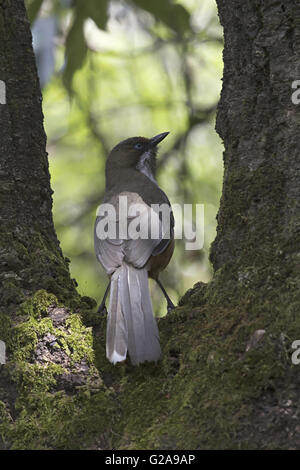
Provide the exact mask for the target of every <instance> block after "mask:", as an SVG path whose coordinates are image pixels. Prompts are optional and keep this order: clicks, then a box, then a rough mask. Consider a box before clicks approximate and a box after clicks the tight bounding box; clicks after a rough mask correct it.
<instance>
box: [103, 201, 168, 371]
mask: <svg viewBox="0 0 300 470" xmlns="http://www.w3.org/2000/svg"><path fill="white" fill-rule="evenodd" d="M122 195H126V196H127V198H128V206H130V204H137V203H139V204H142V205H143V206H144V208H145V211H144V212H143V215H142V218H141V219H140V220H143V219H144V220H149V218H150V217H151V223H152V224H154V223H157V224H160V220H159V216H158V215H157V214H156V213H155V212H154V211H153V210H152V209H151V208H150V207H149V206H148V205H147V204H145V203H144V201H143V200H142V199H141V198H140V196H139V195H138V194H135V193H122ZM110 202H111V203H112V204H113V205H114V206H115V207H116V209H118V206H117V204H118V200H117V199H112V200H111V201H110ZM117 213H118V212H117ZM101 219H102V217H101V216H98V217H97V219H96V224H95V238H94V240H95V251H96V255H97V258H98V260H99V261H100V262H101V264H102V266H103V267H104V268H105V270H106V272H107V273H108V274H110V275H111V287H110V302H109V309H108V321H107V331H106V356H107V358H108V359H109V360H110V362H112V363H114V364H115V363H116V362H120V361H123V360H124V359H125V358H126V355H127V352H128V353H129V356H130V359H131V362H132V364H134V365H138V364H139V363H142V362H145V361H157V360H158V359H159V358H160V355H161V349H160V345H159V333H158V328H157V324H156V320H155V318H154V315H153V309H152V303H151V297H150V292H149V285H148V272H147V268H146V264H147V261H148V259H149V257H150V256H151V254H152V253H153V251H154V250H155V247H156V246H158V245H159V244H160V243H161V241H162V240H161V238H158V239H149V238H148V239H141V238H138V239H136V240H133V239H128V240H127V239H124V240H122V239H118V238H117V239H113V240H111V239H109V238H106V239H104V240H102V239H99V238H98V236H97V233H96V232H97V223H98V222H99V221H100V220H101ZM133 219H134V217H132V218H130V222H132V220H133ZM118 222H119V221H118ZM128 222H129V220H128ZM117 225H118V223H117ZM150 225H151V224H150V223H149V226H150Z"/></svg>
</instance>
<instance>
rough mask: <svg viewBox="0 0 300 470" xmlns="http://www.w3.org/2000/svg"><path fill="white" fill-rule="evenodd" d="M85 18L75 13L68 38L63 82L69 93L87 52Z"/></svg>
mask: <svg viewBox="0 0 300 470" xmlns="http://www.w3.org/2000/svg"><path fill="white" fill-rule="evenodd" d="M84 20H85V17H84V15H79V14H75V17H74V21H73V24H72V26H71V29H70V31H69V34H68V37H67V40H66V67H65V70H64V74H63V82H64V85H65V87H66V89H67V90H68V92H69V93H71V92H72V81H73V76H74V73H75V72H76V70H78V69H80V68H81V67H82V65H83V63H84V61H85V58H86V54H87V45H86V42H85V38H84V32H83V25H84Z"/></svg>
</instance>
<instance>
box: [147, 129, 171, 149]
mask: <svg viewBox="0 0 300 470" xmlns="http://www.w3.org/2000/svg"><path fill="white" fill-rule="evenodd" d="M168 134H169V132H163V133H162V134H157V135H155V136H154V137H152V139H150V147H151V148H152V147H156V146H157V144H159V143H160V142H161V141H162V140H163V139H164V138H165V137H167V135H168Z"/></svg>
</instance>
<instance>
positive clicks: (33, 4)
mask: <svg viewBox="0 0 300 470" xmlns="http://www.w3.org/2000/svg"><path fill="white" fill-rule="evenodd" d="M42 3H43V0H31V1H28V2H26V8H27V14H28V18H29V21H30V23H31V24H32V23H33V22H34V20H35V18H36V16H37V14H38V12H39V10H40V8H41V6H42Z"/></svg>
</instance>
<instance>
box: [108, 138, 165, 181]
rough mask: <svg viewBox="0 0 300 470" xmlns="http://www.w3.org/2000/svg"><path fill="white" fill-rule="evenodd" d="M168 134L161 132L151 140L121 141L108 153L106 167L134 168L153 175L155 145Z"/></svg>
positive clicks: (133, 139)
mask: <svg viewBox="0 0 300 470" xmlns="http://www.w3.org/2000/svg"><path fill="white" fill-rule="evenodd" d="M168 134H169V132H163V133H162V134H158V135H156V136H154V137H152V138H151V139H147V138H146V137H131V138H129V139H126V140H123V141H122V142H120V143H119V144H118V145H116V146H115V147H114V148H113V149H112V151H111V152H110V154H109V156H108V159H107V167H109V168H110V169H113V168H114V169H117V168H135V169H137V170H139V171H141V172H142V173H145V172H146V171H150V172H152V174H153V175H154V172H155V160H156V153H157V145H158V144H159V143H160V142H161V141H162V140H163V139H164V138H165V137H167V135H168ZM147 176H148V175H147Z"/></svg>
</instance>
